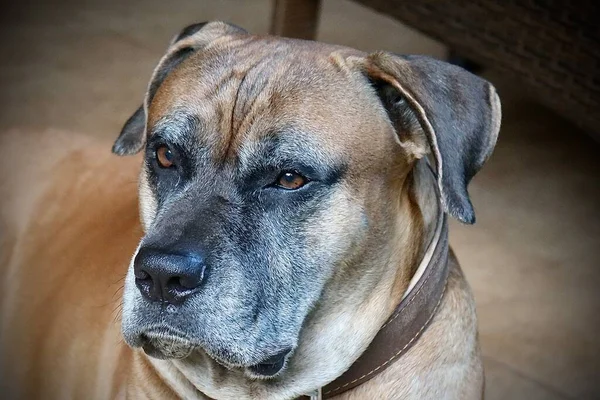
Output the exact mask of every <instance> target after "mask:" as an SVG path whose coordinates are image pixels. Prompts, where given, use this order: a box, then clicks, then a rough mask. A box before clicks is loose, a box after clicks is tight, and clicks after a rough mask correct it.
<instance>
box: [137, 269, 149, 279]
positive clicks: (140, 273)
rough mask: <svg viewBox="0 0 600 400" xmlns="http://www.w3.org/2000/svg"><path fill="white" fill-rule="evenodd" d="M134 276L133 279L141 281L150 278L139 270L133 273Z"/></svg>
mask: <svg viewBox="0 0 600 400" xmlns="http://www.w3.org/2000/svg"><path fill="white" fill-rule="evenodd" d="M134 275H135V279H139V280H142V281H145V280H146V279H148V278H150V275H148V273H147V272H146V271H144V270H143V269H139V270H137V271H135V272H134Z"/></svg>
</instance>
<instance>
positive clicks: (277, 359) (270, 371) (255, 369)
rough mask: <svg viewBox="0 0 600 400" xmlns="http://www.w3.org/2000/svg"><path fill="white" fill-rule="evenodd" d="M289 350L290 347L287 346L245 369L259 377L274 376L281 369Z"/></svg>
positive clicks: (290, 350) (289, 352)
mask: <svg viewBox="0 0 600 400" xmlns="http://www.w3.org/2000/svg"><path fill="white" fill-rule="evenodd" d="M291 352H292V348H287V349H285V350H283V351H280V352H278V353H276V354H274V355H272V356H270V357H268V358H266V359H264V360H263V361H262V362H260V363H258V364H254V365H251V366H249V367H247V369H248V371H249V372H250V373H251V374H252V375H255V376H257V377H260V378H272V377H275V376H277V375H279V373H280V372H281V371H283V369H284V367H285V365H286V363H287V360H288V358H289V356H290V354H291Z"/></svg>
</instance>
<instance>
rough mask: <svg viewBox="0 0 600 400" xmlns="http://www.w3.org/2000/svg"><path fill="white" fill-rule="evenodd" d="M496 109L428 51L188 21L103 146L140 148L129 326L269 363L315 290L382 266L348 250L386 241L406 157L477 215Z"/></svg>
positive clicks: (315, 298)
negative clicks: (422, 163) (425, 162)
mask: <svg viewBox="0 0 600 400" xmlns="http://www.w3.org/2000/svg"><path fill="white" fill-rule="evenodd" d="M499 113H500V111H499V102H498V98H497V96H496V94H495V91H494V89H493V87H492V86H491V85H490V84H488V83H487V82H485V81H484V80H482V79H479V78H478V77H476V76H474V75H471V74H470V73H468V72H466V71H464V70H462V69H460V68H457V67H455V66H451V65H449V64H446V63H443V62H440V61H436V60H433V59H430V58H426V57H407V56H395V55H392V54H388V53H383V52H382V53H375V54H370V55H367V54H363V53H361V52H359V51H355V50H351V49H347V48H343V47H338V46H331V45H323V44H318V43H314V42H305V41H297V40H289V39H280V38H274V37H268V36H267V37H259V36H252V35H249V34H248V33H247V32H245V31H244V30H242V29H241V28H238V27H235V26H232V25H229V24H225V23H221V22H211V23H206V24H197V25H193V26H190V27H187V28H186V29H184V30H183V31H182V32H181V33H180V34H179V35H178V36H177V37H176V38H175V39H174V40H173V42H172V44H171V46H170V47H169V49H168V51H167V54H166V55H165V56H164V57H163V58H162V59H161V61H160V62H159V64H158V66H157V68H156V69H155V71H154V74H153V76H152V79H151V81H150V84H149V87H148V91H147V93H146V97H145V99H144V104H143V106H142V107H140V108H139V109H138V111H137V112H136V113H135V114H134V115H133V116H132V117H131V118H130V119H129V120H128V121H127V123H126V124H125V126H124V128H123V131H122V132H121V135H120V136H119V138H118V139H117V141H116V143H115V145H114V148H113V151H114V152H115V153H117V154H120V155H125V154H133V153H137V152H139V151H143V152H144V154H145V155H144V162H143V166H142V171H141V175H140V208H141V217H142V222H143V226H144V228H145V236H144V238H143V239H142V241H141V243H140V246H139V248H138V251H137V252H136V255H135V257H134V259H133V261H132V264H131V266H130V270H129V272H128V275H127V279H126V287H125V295H124V306H123V333H124V336H125V339H126V341H127V342H128V343H129V344H130V345H133V346H142V347H144V349H145V350H146V351H147V352H148V353H150V354H151V355H154V356H157V357H167V358H169V357H175V358H181V357H185V356H187V355H188V354H189V353H190V352H191V351H193V350H194V349H197V348H202V349H203V350H204V351H205V352H206V353H208V354H209V355H210V356H211V357H213V358H214V359H215V360H217V361H219V362H220V363H222V364H224V365H226V366H228V367H239V368H243V369H244V370H245V371H246V372H247V373H248V374H249V375H250V376H253V377H269V376H274V375H276V374H278V373H280V371H281V370H282V369H283V368H282V367H283V365H284V363H285V360H286V357H288V356H289V354H291V353H292V352H293V350H294V349H295V348H296V347H297V346H298V344H299V337H300V333H301V330H302V328H303V325H304V324H305V322H306V320H307V316H309V314H310V312H311V310H313V309H314V308H315V307H316V305H317V304H318V302H319V299H320V298H321V297H322V296H323V293H324V292H325V291H327V290H341V289H340V287H341V286H344V285H346V286H347V287H345V290H352V287H353V286H352V285H357V284H358V283H359V282H361V278H360V277H361V276H363V275H368V274H372V275H373V276H376V275H377V272H374V271H375V270H370V271H360V270H356V268H357V266H358V265H361V262H360V261H361V260H363V261H364V260H368V259H374V258H373V257H374V256H373V254H381V253H384V252H386V251H389V244H390V242H391V241H392V240H393V239H394V232H395V230H397V229H398V226H397V225H398V218H397V213H398V212H399V211H398V210H400V209H401V208H402V204H403V203H406V202H410V201H411V200H410V196H403V195H402V193H404V191H406V190H408V189H406V188H407V187H409V186H410V179H408V178H409V177H410V173H411V168H412V167H413V165H414V164H415V163H416V162H417V160H419V159H421V158H422V157H424V156H425V155H427V154H429V153H430V154H431V155H432V157H433V158H434V160H435V164H436V171H437V179H438V181H437V182H438V185H439V188H440V191H441V193H442V198H443V199H442V200H443V204H444V206H445V208H446V210H447V212H449V213H450V214H451V215H453V216H455V217H456V218H458V219H459V220H461V221H463V222H467V223H472V222H473V221H474V214H473V209H472V206H471V202H470V200H469V197H468V194H467V184H468V182H469V181H470V179H471V178H472V177H473V175H474V174H475V173H476V172H477V171H478V170H479V169H480V167H481V166H482V164H483V163H484V161H485V160H486V159H487V157H488V156H489V155H490V153H491V151H492V148H493V146H494V143H495V140H496V135H497V132H498V127H499V117H500V114H499ZM386 249H387V250H386ZM349 278H352V279H349ZM375 279H377V278H376V277H375ZM331 282H338V283H339V282H346V283H342V284H337V286H336V285H332V284H331ZM340 285H341V286H340ZM354 287H356V286H354ZM356 290H363V289H360V288H358V289H356Z"/></svg>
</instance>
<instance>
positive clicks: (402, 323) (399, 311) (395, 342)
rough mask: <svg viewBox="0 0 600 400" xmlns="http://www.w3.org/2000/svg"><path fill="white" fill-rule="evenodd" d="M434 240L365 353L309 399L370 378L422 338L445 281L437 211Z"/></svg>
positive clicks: (444, 221)
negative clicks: (405, 291)
mask: <svg viewBox="0 0 600 400" xmlns="http://www.w3.org/2000/svg"><path fill="white" fill-rule="evenodd" d="M440 214H441V215H440V216H439V218H438V221H437V226H436V231H435V234H434V237H433V239H432V241H431V243H430V244H429V246H428V248H427V250H426V252H425V256H424V257H423V261H422V262H421V265H420V266H419V268H418V269H417V272H416V273H415V276H414V277H413V280H412V281H411V284H410V286H409V289H408V290H407V293H406V294H405V296H404V298H403V299H402V301H401V302H400V304H399V305H398V307H397V308H396V310H395V311H394V313H393V314H392V316H391V317H390V318H389V319H388V321H387V322H386V323H385V324H384V325H383V326H382V327H381V329H380V330H379V332H378V333H377V335H376V336H375V338H374V339H373V341H372V342H371V344H370V345H369V346H368V347H367V349H366V350H365V352H364V353H363V354H362V355H361V356H360V357H359V358H358V360H356V362H354V364H352V365H351V366H350V368H349V369H348V370H347V371H346V372H344V373H343V374H342V375H341V376H340V377H339V378H337V379H336V380H334V381H333V382H331V383H330V384H328V385H327V386H325V387H323V388H322V389H320V390H319V391H318V392H317V393H315V394H314V395H312V396H305V397H303V398H310V399H327V398H331V397H334V396H337V395H339V394H341V393H344V392H345V391H347V390H350V389H352V388H354V387H356V386H358V385H361V384H362V383H364V382H366V381H368V380H369V379H371V378H373V377H374V376H376V375H377V374H379V373H380V372H382V371H384V370H385V369H386V368H387V367H389V366H390V365H391V364H393V363H394V362H395V361H396V360H398V358H400V357H401V356H402V355H403V354H405V353H406V352H407V351H408V350H409V349H410V348H411V347H412V346H413V345H414V344H415V343H416V342H417V340H418V339H419V337H421V335H422V334H423V332H424V331H425V330H426V329H427V327H428V326H429V324H430V322H431V321H432V319H433V317H434V316H435V313H436V312H437V309H438V307H439V305H440V304H441V302H442V298H443V296H444V293H445V290H446V282H447V280H448V273H449V268H448V218H447V215H446V214H445V213H443V212H442V211H440Z"/></svg>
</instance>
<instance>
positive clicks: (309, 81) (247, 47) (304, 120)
mask: <svg viewBox="0 0 600 400" xmlns="http://www.w3.org/2000/svg"><path fill="white" fill-rule="evenodd" d="M357 54H360V53H359V52H358V51H355V50H352V49H347V48H344V47H340V46H333V45H325V44H321V43H316V42H307V41H295V40H289V39H277V38H272V37H266V38H257V37H248V38H246V39H239V38H238V39H236V40H231V41H222V43H220V45H218V46H214V47H209V48H207V49H206V50H204V51H199V52H198V53H196V54H194V55H192V56H191V57H189V58H188V59H187V60H186V61H184V62H183V63H182V64H181V65H180V67H178V68H177V69H175V70H174V71H172V72H171V74H170V75H169V76H168V77H167V78H166V79H165V81H164V82H163V84H162V85H161V87H160V88H159V90H158V92H157V94H156V96H155V98H154V100H153V102H152V104H151V107H150V109H149V120H148V126H149V128H150V131H152V127H153V126H154V125H155V124H156V123H157V122H158V121H164V120H169V118H170V117H175V118H177V117H178V116H180V115H182V114H183V115H186V116H188V117H193V118H194V119H196V120H198V121H200V125H201V126H202V127H203V129H202V130H201V132H198V135H200V136H199V139H201V140H203V141H204V142H205V143H206V142H209V143H210V144H212V145H213V148H214V149H216V150H217V151H216V153H218V154H219V156H220V157H221V156H226V153H237V152H239V151H240V150H241V149H242V148H243V144H244V143H248V142H253V141H257V140H260V139H261V138H262V137H264V136H269V137H272V136H273V135H277V134H279V133H280V132H281V133H283V132H285V133H286V134H289V132H291V131H293V132H295V133H298V134H303V135H306V136H309V137H307V141H306V143H313V144H317V145H319V146H323V148H324V150H328V151H331V152H344V153H347V152H348V147H350V148H355V147H356V146H362V147H364V146H367V147H368V148H373V147H377V146H378V145H384V142H387V140H385V139H389V138H391V135H390V137H389V138H379V137H377V135H374V134H373V132H377V131H378V130H379V131H381V130H385V129H389V124H388V123H387V117H386V115H385V112H384V111H383V108H382V107H381V106H378V104H377V100H376V97H375V95H374V93H373V91H372V90H371V89H370V87H369V84H368V82H367V81H366V79H365V78H364V77H362V75H361V74H360V72H359V71H355V70H353V69H351V68H349V67H348V66H347V64H346V61H345V60H346V58H347V57H348V56H352V55H357ZM340 135H343V136H344V140H340ZM288 136H289V135H288ZM378 139H381V140H379V141H378ZM368 148H365V151H367V152H368ZM373 151H374V152H377V151H378V150H376V149H373Z"/></svg>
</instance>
